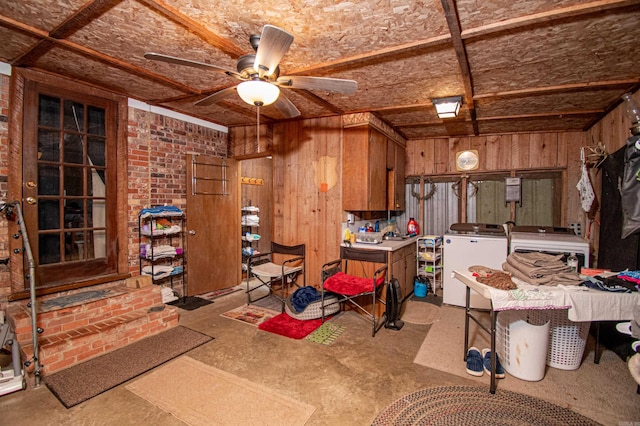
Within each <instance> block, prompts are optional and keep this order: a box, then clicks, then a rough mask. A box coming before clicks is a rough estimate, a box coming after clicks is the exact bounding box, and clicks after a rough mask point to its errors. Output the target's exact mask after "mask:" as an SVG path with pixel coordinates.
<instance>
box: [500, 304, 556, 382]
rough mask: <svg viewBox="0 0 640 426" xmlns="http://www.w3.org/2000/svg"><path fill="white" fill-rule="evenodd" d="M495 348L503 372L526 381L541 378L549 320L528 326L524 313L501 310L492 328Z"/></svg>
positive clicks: (544, 362) (542, 375)
mask: <svg viewBox="0 0 640 426" xmlns="http://www.w3.org/2000/svg"><path fill="white" fill-rule="evenodd" d="M496 333H497V334H496V346H497V352H498V355H499V356H500V362H501V363H502V366H503V367H504V369H505V371H506V372H507V373H509V374H511V375H512V376H514V377H517V378H519V379H522V380H527V381H530V382H537V381H539V380H542V379H543V378H544V373H545V369H546V364H547V346H548V343H549V321H547V322H546V323H544V324H531V323H530V322H529V318H528V311H503V312H500V314H499V315H498V323H497V325H496Z"/></svg>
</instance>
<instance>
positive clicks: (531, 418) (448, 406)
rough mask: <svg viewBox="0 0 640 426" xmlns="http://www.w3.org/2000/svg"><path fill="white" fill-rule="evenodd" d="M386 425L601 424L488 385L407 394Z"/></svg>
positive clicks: (379, 421)
mask: <svg viewBox="0 0 640 426" xmlns="http://www.w3.org/2000/svg"><path fill="white" fill-rule="evenodd" d="M382 425H407V426H409V425H451V426H459V425H514V426H515V425H518V426H519V425H536V426H540V425H558V426H559V425H563V426H564V425H598V423H597V422H595V421H593V420H591V419H589V418H587V417H584V416H581V415H580V414H577V413H575V412H573V411H571V410H569V409H567V408H563V407H560V406H559V405H555V404H552V403H550V402H546V401H542V400H540V399H537V398H533V397H531V396H527V395H523V394H520V393H516V392H511V391H506V390H497V391H496V393H495V394H491V393H490V392H489V389H488V388H487V387H486V386H483V387H478V386H441V387H433V388H427V389H422V390H419V391H417V392H414V393H411V394H409V395H406V396H404V397H402V398H400V399H398V400H397V401H395V402H394V403H392V404H391V405H390V406H389V407H387V408H386V409H385V410H384V411H383V412H381V413H380V414H379V415H378V416H377V417H376V418H375V420H374V421H373V426H382Z"/></svg>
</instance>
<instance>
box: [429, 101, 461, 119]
mask: <svg viewBox="0 0 640 426" xmlns="http://www.w3.org/2000/svg"><path fill="white" fill-rule="evenodd" d="M431 102H433V106H434V107H436V112H437V113H438V117H440V118H454V117H457V116H458V112H459V111H460V105H462V96H452V97H449V98H438V99H432V100H431Z"/></svg>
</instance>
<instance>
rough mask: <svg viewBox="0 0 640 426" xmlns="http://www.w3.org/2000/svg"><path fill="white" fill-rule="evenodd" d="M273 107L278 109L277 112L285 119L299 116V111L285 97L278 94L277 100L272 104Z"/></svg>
mask: <svg viewBox="0 0 640 426" xmlns="http://www.w3.org/2000/svg"><path fill="white" fill-rule="evenodd" d="M273 106H275V107H276V108H278V111H280V113H282V115H284V116H285V117H286V118H293V117H297V116H299V115H300V111H299V110H298V108H296V106H295V105H294V104H293V102H291V101H290V100H289V99H288V98H287V97H286V96H284V95H283V94H282V93H280V96H278V99H276V101H275V102H274V103H273Z"/></svg>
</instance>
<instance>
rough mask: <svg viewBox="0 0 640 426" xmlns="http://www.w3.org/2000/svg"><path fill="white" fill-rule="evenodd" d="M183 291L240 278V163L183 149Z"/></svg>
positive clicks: (209, 287)
mask: <svg viewBox="0 0 640 426" xmlns="http://www.w3.org/2000/svg"><path fill="white" fill-rule="evenodd" d="M186 228H187V253H186V254H187V272H188V286H187V295H189V296H192V295H196V294H202V293H206V292H209V291H213V290H218V289H221V288H227V287H232V286H235V285H238V284H240V282H241V281H242V266H241V259H242V252H241V239H240V237H241V230H240V165H239V163H238V162H237V161H235V160H232V159H229V158H226V159H222V158H217V157H210V156H203V155H193V154H187V226H186Z"/></svg>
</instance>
